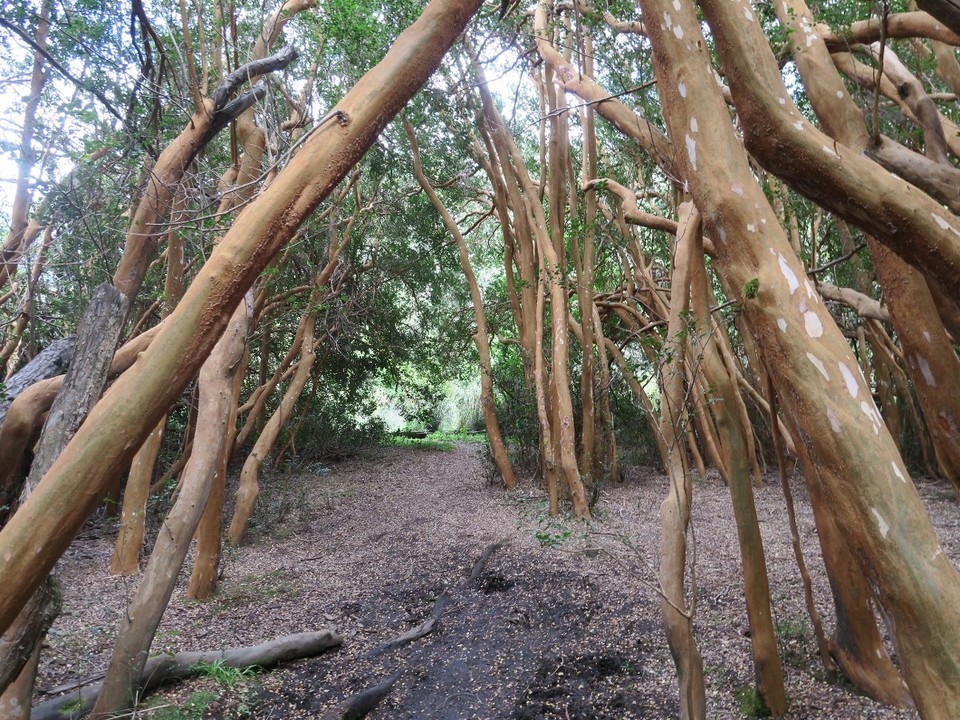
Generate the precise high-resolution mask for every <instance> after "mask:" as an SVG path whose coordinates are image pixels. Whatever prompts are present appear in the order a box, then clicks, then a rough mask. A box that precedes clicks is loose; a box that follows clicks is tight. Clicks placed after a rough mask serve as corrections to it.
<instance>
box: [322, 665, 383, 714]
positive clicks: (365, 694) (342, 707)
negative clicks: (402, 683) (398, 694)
mask: <svg viewBox="0 0 960 720" xmlns="http://www.w3.org/2000/svg"><path fill="white" fill-rule="evenodd" d="M400 675H401V673H399V672H396V673H394V674H393V675H391V676H390V677H388V678H387V679H386V680H384V681H383V682H382V683H380V684H379V685H374V686H373V687H369V688H367V689H365V690H361V691H360V692H358V693H357V694H356V695H351V696H350V697H348V698H347V699H346V700H344V701H343V702H342V703H340V704H339V705H337V706H336V707H335V708H334V709H333V710H331V711H330V712H328V713H327V714H326V715H324V716H323V720H360V719H361V718H365V717H366V716H367V714H368V713H369V712H370V711H371V710H373V709H374V708H375V707H377V705H379V704H380V701H381V700H383V699H384V698H385V697H386V696H387V695H388V694H389V693H390V691H391V690H392V689H393V686H394V685H395V684H396V682H397V680H399V679H400Z"/></svg>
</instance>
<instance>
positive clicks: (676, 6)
mask: <svg viewBox="0 0 960 720" xmlns="http://www.w3.org/2000/svg"><path fill="white" fill-rule="evenodd" d="M673 9H674V10H676V11H677V12H680V0H673Z"/></svg>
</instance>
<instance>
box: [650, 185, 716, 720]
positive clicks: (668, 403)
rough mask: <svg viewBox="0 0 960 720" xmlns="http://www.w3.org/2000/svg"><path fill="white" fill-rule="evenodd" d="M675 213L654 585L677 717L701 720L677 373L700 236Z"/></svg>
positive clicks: (691, 213)
mask: <svg viewBox="0 0 960 720" xmlns="http://www.w3.org/2000/svg"><path fill="white" fill-rule="evenodd" d="M677 214H678V216H679V218H680V231H679V232H678V233H677V245H676V250H675V251H674V259H673V276H672V279H671V282H670V290H671V302H670V325H669V328H668V330H667V341H666V344H665V348H666V349H667V351H668V354H667V357H668V360H667V362H666V363H665V365H664V366H663V368H662V370H661V372H662V378H661V387H662V389H663V410H662V413H661V416H660V434H661V435H662V436H663V444H664V446H665V447H666V448H667V456H666V457H665V458H664V464H665V465H666V467H667V473H668V475H669V478H670V487H669V489H668V490H667V497H666V498H665V499H664V501H663V503H662V504H661V506H660V587H661V590H662V592H663V596H662V598H661V600H660V612H661V614H662V616H663V625H664V629H665V630H666V633H667V642H668V643H669V645H670V653H671V654H672V655H673V662H674V665H676V667H677V678H678V680H679V682H680V718H681V720H696V719H700V720H703V719H704V718H706V694H705V693H706V691H705V689H704V685H703V659H702V658H701V657H700V651H699V649H698V648H697V644H696V640H695V638H694V636H693V607H694V606H693V605H691V606H688V605H687V600H686V591H685V586H686V583H685V576H686V571H687V531H688V527H689V524H690V504H691V501H692V495H693V485H692V483H691V481H690V473H689V470H688V469H687V463H686V457H685V456H686V454H685V453H684V451H683V444H682V437H683V425H684V424H685V422H686V417H687V414H686V402H685V399H686V393H685V390H684V377H685V373H684V369H683V367H684V356H685V353H684V345H685V342H686V341H685V339H684V338H685V336H686V331H687V327H686V321H685V320H684V318H685V316H686V313H687V306H688V298H689V296H690V263H691V261H692V254H693V251H694V249H695V248H696V245H697V243H695V238H697V237H699V235H700V216H699V214H698V213H697V210H696V208H695V207H694V206H693V204H692V203H690V202H685V203H683V204H682V205H681V206H680V208H679V209H678V211H677ZM694 592H696V590H695V589H694Z"/></svg>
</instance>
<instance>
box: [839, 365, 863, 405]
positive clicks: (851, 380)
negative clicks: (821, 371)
mask: <svg viewBox="0 0 960 720" xmlns="http://www.w3.org/2000/svg"><path fill="white" fill-rule="evenodd" d="M837 365H839V366H840V374H841V375H842V376H843V381H844V382H845V383H846V384H847V392H849V393H850V397H852V398H855V397H856V396H857V395H859V394H860V384H859V383H858V382H857V376H856V375H854V374H853V371H851V370H850V368H848V367H847V364H846V363H842V362H841V363H837Z"/></svg>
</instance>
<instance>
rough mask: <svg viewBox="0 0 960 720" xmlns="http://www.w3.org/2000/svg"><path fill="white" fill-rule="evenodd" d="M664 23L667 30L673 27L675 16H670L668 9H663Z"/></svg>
mask: <svg viewBox="0 0 960 720" xmlns="http://www.w3.org/2000/svg"><path fill="white" fill-rule="evenodd" d="M663 24H664V25H666V27H667V30H669V29H671V28H672V27H673V18H672V17H670V13H668V12H667V11H666V10H664V11H663Z"/></svg>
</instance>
